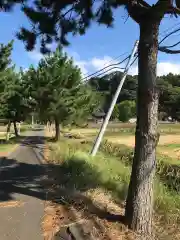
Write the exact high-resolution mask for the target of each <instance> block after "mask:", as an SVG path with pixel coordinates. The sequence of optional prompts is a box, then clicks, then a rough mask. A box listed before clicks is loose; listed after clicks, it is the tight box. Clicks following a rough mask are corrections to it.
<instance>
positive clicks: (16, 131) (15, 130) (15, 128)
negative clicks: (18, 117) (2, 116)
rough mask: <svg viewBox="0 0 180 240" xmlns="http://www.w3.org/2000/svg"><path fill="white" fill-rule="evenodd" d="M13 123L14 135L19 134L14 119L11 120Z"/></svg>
mask: <svg viewBox="0 0 180 240" xmlns="http://www.w3.org/2000/svg"><path fill="white" fill-rule="evenodd" d="M13 125H14V133H15V136H16V137H18V136H19V134H18V129H17V125H16V121H14V122H13Z"/></svg>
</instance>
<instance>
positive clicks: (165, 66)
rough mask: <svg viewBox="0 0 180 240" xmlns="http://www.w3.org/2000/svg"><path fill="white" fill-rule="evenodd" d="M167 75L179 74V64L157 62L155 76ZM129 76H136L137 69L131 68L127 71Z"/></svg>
mask: <svg viewBox="0 0 180 240" xmlns="http://www.w3.org/2000/svg"><path fill="white" fill-rule="evenodd" d="M169 73H173V74H180V63H171V62H159V63H158V64H157V75H158V76H163V75H167V74H169ZM129 74H132V75H137V74H138V67H137V66H133V67H131V68H130V69H129Z"/></svg>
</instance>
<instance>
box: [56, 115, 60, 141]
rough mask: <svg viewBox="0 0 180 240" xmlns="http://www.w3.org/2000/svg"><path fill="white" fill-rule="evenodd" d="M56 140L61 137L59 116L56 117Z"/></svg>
mask: <svg viewBox="0 0 180 240" xmlns="http://www.w3.org/2000/svg"><path fill="white" fill-rule="evenodd" d="M55 131H56V134H55V140H56V141H58V140H59V138H60V127H59V120H58V119H57V118H55Z"/></svg>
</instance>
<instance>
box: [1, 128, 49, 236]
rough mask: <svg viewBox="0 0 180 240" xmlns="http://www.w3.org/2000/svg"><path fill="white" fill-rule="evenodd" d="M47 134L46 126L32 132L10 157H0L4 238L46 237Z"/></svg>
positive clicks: (2, 234)
mask: <svg viewBox="0 0 180 240" xmlns="http://www.w3.org/2000/svg"><path fill="white" fill-rule="evenodd" d="M43 134H44V132H43V131H42V130H39V131H33V132H30V133H28V134H27V135H28V137H27V138H26V140H25V141H24V142H23V143H22V144H21V145H20V146H19V147H18V148H17V149H16V150H15V151H14V152H13V153H12V154H11V155H10V156H9V157H8V158H4V159H3V158H0V240H42V239H43V236H42V231H41V221H42V217H43V211H44V200H46V191H45V189H44V187H43V181H44V179H45V178H46V174H45V167H44V166H43V164H40V163H41V159H42V158H43V153H44V148H43V147H44V144H43V140H44V139H43ZM10 205H11V206H10Z"/></svg>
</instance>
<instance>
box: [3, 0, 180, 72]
mask: <svg viewBox="0 0 180 240" xmlns="http://www.w3.org/2000/svg"><path fill="white" fill-rule="evenodd" d="M151 2H152V1H151ZM126 18H127V12H126V11H125V10H124V9H123V8H121V9H119V10H117V11H116V12H115V23H114V27H113V28H107V27H105V26H99V25H97V24H92V26H91V28H90V29H89V30H88V31H87V33H86V35H84V36H76V37H72V36H69V38H68V39H69V41H70V42H71V45H70V46H69V47H68V48H66V49H65V51H67V52H68V54H69V55H70V56H73V57H74V59H75V61H76V63H77V64H78V65H79V66H80V67H81V69H82V71H83V73H84V74H88V73H91V72H93V71H95V70H97V69H99V68H101V67H103V66H105V65H107V64H108V63H109V62H111V63H112V62H117V60H113V59H114V58H116V57H118V56H119V55H121V54H123V53H125V52H127V53H129V52H130V51H131V49H132V47H133V44H134V42H135V40H136V39H138V37H139V28H138V25H137V24H136V23H135V22H133V20H131V19H130V18H128V20H127V21H126ZM0 22H1V23H3V24H1V26H0V30H1V37H0V43H8V42H9V41H10V40H12V39H15V43H14V50H13V53H12V59H13V62H14V63H15V64H16V65H17V67H23V68H24V69H26V68H28V66H29V65H30V64H34V65H36V64H37V63H38V61H39V59H40V58H41V57H42V55H41V54H40V53H39V51H38V49H35V50H34V51H33V52H27V51H26V50H25V48H24V44H23V43H22V42H21V41H18V40H17V39H16V38H15V33H16V32H17V30H18V29H19V28H20V27H21V26H28V25H29V23H28V20H27V19H26V17H25V16H24V15H23V14H22V13H21V12H20V10H19V8H18V7H16V8H15V9H14V11H13V12H12V13H1V14H0ZM178 23H179V24H180V18H179V19H178V18H177V19H176V18H172V17H169V16H167V17H165V19H164V20H163V22H162V24H161V27H160V33H163V31H164V30H166V29H169V30H171V29H172V26H176V27H177V24H178ZM179 27H180V25H179ZM174 28H175V27H174ZM179 38H180V35H179V36H178V35H177V36H174V37H172V38H170V39H169V40H168V41H167V42H166V43H173V42H174V41H177V40H178V39H179ZM118 60H121V58H120V59H118ZM136 72H137V67H136V66H134V67H133V68H132V69H131V73H132V74H135V73H136ZM168 72H173V73H180V55H175V56H174V55H166V54H159V57H158V74H159V75H162V74H167V73H168Z"/></svg>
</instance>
